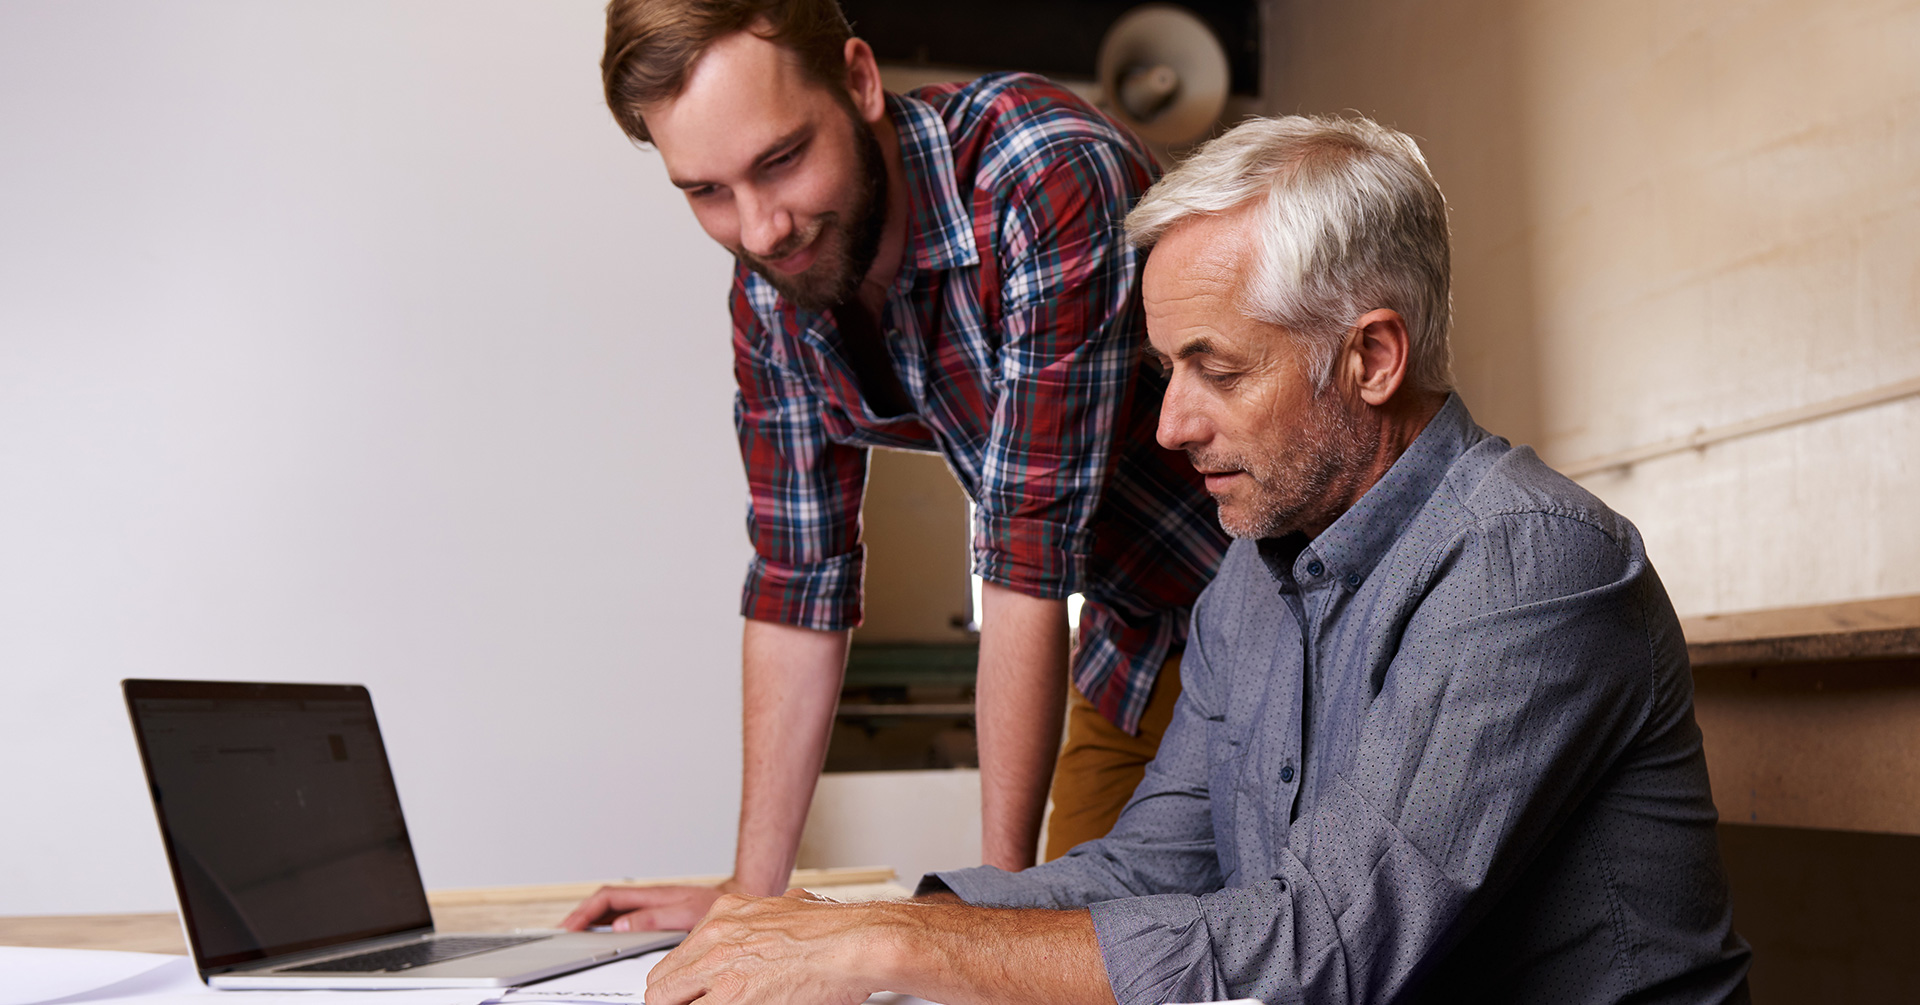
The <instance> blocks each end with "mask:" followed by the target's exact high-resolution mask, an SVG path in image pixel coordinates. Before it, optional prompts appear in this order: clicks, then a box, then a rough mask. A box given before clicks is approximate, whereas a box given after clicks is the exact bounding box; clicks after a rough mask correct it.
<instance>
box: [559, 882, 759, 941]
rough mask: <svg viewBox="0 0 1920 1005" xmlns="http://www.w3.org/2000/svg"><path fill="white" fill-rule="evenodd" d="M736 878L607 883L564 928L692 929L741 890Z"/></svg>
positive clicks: (625, 930) (575, 929)
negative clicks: (700, 882) (706, 882)
mask: <svg viewBox="0 0 1920 1005" xmlns="http://www.w3.org/2000/svg"><path fill="white" fill-rule="evenodd" d="M733 885H734V883H733V880H728V881H726V882H724V883H721V884H720V885H719V886H603V887H601V888H600V889H598V890H596V891H594V893H593V896H591V897H588V898H587V899H586V900H583V901H581V902H580V906H579V907H576V908H574V909H573V913H572V914H569V915H567V916H566V918H565V920H563V921H561V922H560V927H561V928H565V929H569V930H571V931H575V932H582V931H586V929H587V928H588V926H591V925H611V926H612V927H613V930H614V931H616V932H652V931H667V930H675V929H677V930H682V931H685V930H691V929H692V928H693V927H694V926H695V925H698V924H699V923H700V919H701V918H704V917H706V916H707V912H708V911H710V910H712V909H713V902H714V901H716V900H719V899H720V896H721V895H722V894H726V893H737V892H740V891H738V890H735V889H733Z"/></svg>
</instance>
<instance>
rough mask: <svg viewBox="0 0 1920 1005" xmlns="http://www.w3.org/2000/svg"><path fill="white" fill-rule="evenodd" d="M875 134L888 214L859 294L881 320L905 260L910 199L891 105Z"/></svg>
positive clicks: (864, 303) (869, 309)
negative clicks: (882, 161)
mask: <svg viewBox="0 0 1920 1005" xmlns="http://www.w3.org/2000/svg"><path fill="white" fill-rule="evenodd" d="M873 135H874V139H875V140H877V141H879V143H880V153H881V156H882V157H883V158H884V159H885V160H886V163H887V209H886V213H887V215H886V221H885V224H884V225H883V226H882V227H881V230H880V250H879V252H878V253H877V254H876V255H874V259H873V267H872V268H870V269H868V270H867V275H866V277H865V278H864V279H862V280H861V282H860V291H859V293H858V294H856V297H857V299H858V300H859V302H860V306H862V307H864V308H866V310H867V311H868V313H869V314H871V315H872V317H873V318H874V319H875V320H876V321H878V319H879V317H880V311H881V308H883V307H885V306H886V303H887V293H888V291H890V290H892V289H893V281H894V279H896V278H898V277H899V275H900V265H901V263H902V262H904V261H905V260H906V254H907V204H908V201H909V200H908V194H907V168H906V158H905V157H904V156H903V155H902V154H901V152H900V128H899V126H897V125H895V124H894V121H893V111H892V109H891V108H889V109H888V111H887V113H886V114H885V115H883V116H881V119H880V121H879V122H877V123H875V124H874V126H873Z"/></svg>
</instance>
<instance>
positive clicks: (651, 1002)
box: [646, 939, 705, 1005]
mask: <svg viewBox="0 0 1920 1005" xmlns="http://www.w3.org/2000/svg"><path fill="white" fill-rule="evenodd" d="M703 952H704V950H702V949H701V948H700V947H698V946H697V945H695V943H694V940H692V939H689V940H687V941H686V942H682V943H680V944H679V945H678V946H675V947H674V949H673V952H670V953H668V954H667V955H666V956H665V957H664V958H662V959H661V960H660V962H658V963H655V964H654V965H653V969H652V970H649V971H647V994H646V1003H647V1005H683V1003H685V1002H690V1001H693V1000H694V999H695V998H698V997H700V995H701V993H703V992H704V990H705V989H704V988H702V987H700V986H699V982H698V981H689V980H687V977H688V976H689V974H688V973H687V966H688V964H691V963H693V962H694V961H696V960H698V959H699V958H700V956H701V955H702V953H703Z"/></svg>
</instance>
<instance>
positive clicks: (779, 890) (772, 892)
mask: <svg viewBox="0 0 1920 1005" xmlns="http://www.w3.org/2000/svg"><path fill="white" fill-rule="evenodd" d="M791 877H792V874H791V873H789V874H788V875H786V876H781V877H779V878H769V877H768V876H761V875H755V874H753V873H749V872H747V871H745V870H741V869H735V870H734V873H733V875H731V876H728V877H727V878H726V879H723V880H721V881H720V883H719V885H718V886H716V887H715V889H717V890H719V891H720V892H721V893H741V894H745V895H747V896H749V897H778V896H780V895H781V894H783V893H785V892H787V880H788V879H790V878H791Z"/></svg>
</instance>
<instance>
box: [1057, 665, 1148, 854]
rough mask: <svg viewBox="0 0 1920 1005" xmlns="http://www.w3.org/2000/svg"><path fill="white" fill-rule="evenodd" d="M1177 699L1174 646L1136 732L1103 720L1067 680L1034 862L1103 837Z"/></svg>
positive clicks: (1141, 774) (1135, 785)
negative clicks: (1061, 733)
mask: <svg viewBox="0 0 1920 1005" xmlns="http://www.w3.org/2000/svg"><path fill="white" fill-rule="evenodd" d="M1179 698H1180V651H1179V650H1177V649H1176V650H1174V652H1173V654H1172V655H1170V656H1168V657H1167V662H1166V663H1165V664H1164V665H1162V666H1161V667H1160V675H1159V676H1158V677H1156V678H1155V679H1154V682H1153V690H1152V691H1151V692H1149V693H1148V695H1147V709H1146V711H1145V712H1144V713H1142V714H1141V716H1140V735H1138V736H1131V735H1129V734H1128V733H1127V731H1126V730H1124V729H1121V728H1120V727H1118V726H1116V725H1114V724H1113V723H1111V722H1108V721H1107V719H1106V717H1105V716H1103V715H1101V714H1100V712H1099V710H1098V709H1096V708H1094V707H1093V702H1090V701H1088V700H1087V699H1086V697H1085V696H1083V695H1082V694H1081V693H1080V689H1079V688H1076V687H1074V686H1073V685H1071V684H1069V685H1067V737H1066V742H1065V743H1064V744H1063V745H1062V746H1061V748H1060V763H1059V764H1057V765H1055V766H1054V769H1053V792H1052V795H1053V813H1052V814H1051V815H1049V816H1048V817H1047V846H1046V847H1045V848H1043V849H1041V855H1040V861H1042V862H1051V861H1053V860H1054V859H1056V858H1059V857H1060V856H1062V855H1065V854H1066V853H1067V850H1068V849H1070V848H1072V847H1073V846H1074V845H1077V844H1079V843H1081V842H1082V841H1092V840H1093V839H1095V838H1102V837H1106V836H1107V832H1108V831H1110V830H1112V829H1113V822H1114V821H1115V820H1118V819H1120V810H1121V808H1122V807H1124V806H1126V805H1127V800H1128V799H1129V798H1131V797H1132V796H1133V790H1134V789H1136V788H1139V787H1140V779H1141V778H1142V777H1144V776H1145V775H1146V773H1147V762H1148V761H1151V760H1153V753H1154V751H1156V750H1159V749H1160V737H1162V736H1164V735H1165V734H1166V732H1167V724H1168V723H1170V722H1172V721H1173V704H1174V702H1176V701H1178V700H1179Z"/></svg>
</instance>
